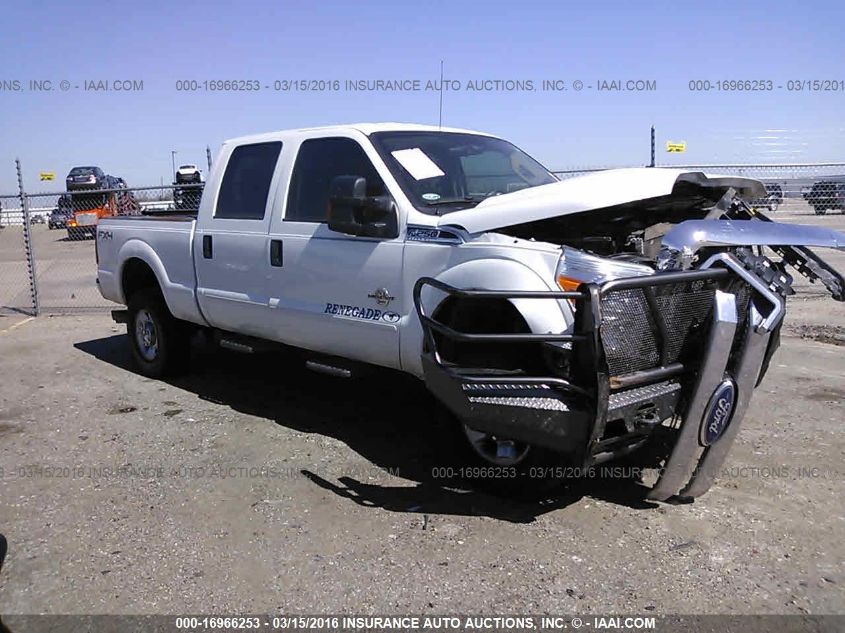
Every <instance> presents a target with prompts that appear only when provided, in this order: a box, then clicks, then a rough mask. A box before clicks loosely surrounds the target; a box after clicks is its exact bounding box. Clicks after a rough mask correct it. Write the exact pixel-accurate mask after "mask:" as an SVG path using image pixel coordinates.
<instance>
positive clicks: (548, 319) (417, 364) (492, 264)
mask: <svg viewBox="0 0 845 633" xmlns="http://www.w3.org/2000/svg"><path fill="white" fill-rule="evenodd" d="M436 279H438V280H439V281H442V282H444V283H447V284H449V285H451V286H455V287H457V288H464V289H474V290H517V291H518V290H525V291H530V290H536V291H559V290H560V288H558V287H556V286H553V285H551V284H550V283H547V282H546V281H545V280H544V279H543V278H542V277H541V276H540V275H538V274H537V273H536V272H535V271H534V270H533V269H531V268H530V267H528V266H526V265H525V264H522V263H520V262H517V261H514V260H510V259H476V260H472V261H468V262H465V263H462V264H458V265H457V266H455V267H453V268H450V269H448V270H446V271H444V272H442V273H441V274H440V275H437V277H436ZM445 298H446V294H445V293H444V292H442V291H439V290H437V289H435V288H432V287H430V286H426V287H425V288H424V289H423V293H422V296H421V297H420V300H421V302H422V306H423V308H424V309H425V312H426V314H429V315H433V314H435V312H436V311H437V308H438V307H439V306H440V305H441V304H442V303H443V300H444V299H445ZM508 301H510V302H511V303H512V304H513V306H514V307H515V308H516V309H517V310H518V311H519V313H520V314H521V315H522V318H524V319H525V322H526V323H527V324H528V327H529V328H530V329H531V332H533V333H538V334H540V333H542V334H546V333H549V332H554V333H563V332H566V331H567V330H569V329H570V328H571V327H572V323H573V321H574V315H573V312H572V309H571V308H570V306H569V303H568V302H566V301H565V300H564V301H560V300H554V299H508ZM414 339H415V341H416V344H415V345H413V346H407V347H406V346H403V348H404V349H409V351H410V353H409V354H406V355H404V358H403V368H404V369H406V370H407V371H410V372H411V373H414V374H416V375H418V376H422V363H421V360H420V356H421V354H422V341H423V334H422V327H421V325H420V323H419V320H418V319H414Z"/></svg>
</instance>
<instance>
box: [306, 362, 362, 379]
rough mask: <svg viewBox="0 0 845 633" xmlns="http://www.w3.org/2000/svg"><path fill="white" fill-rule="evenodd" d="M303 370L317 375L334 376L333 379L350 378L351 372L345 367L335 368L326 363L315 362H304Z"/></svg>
mask: <svg viewBox="0 0 845 633" xmlns="http://www.w3.org/2000/svg"><path fill="white" fill-rule="evenodd" d="M305 368H306V369H310V370H311V371H313V372H316V373H318V374H325V375H326V376H334V377H335V378H352V370H351V369H347V368H345V367H336V366H335V365H329V364H328V363H322V362H319V361H316V360H307V361H305Z"/></svg>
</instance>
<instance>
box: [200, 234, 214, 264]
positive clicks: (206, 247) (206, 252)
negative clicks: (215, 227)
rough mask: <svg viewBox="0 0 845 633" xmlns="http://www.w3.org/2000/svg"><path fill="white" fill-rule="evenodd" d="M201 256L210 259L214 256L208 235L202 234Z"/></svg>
mask: <svg viewBox="0 0 845 633" xmlns="http://www.w3.org/2000/svg"><path fill="white" fill-rule="evenodd" d="M202 256H203V257H205V258H206V259H211V258H212V257H213V256H214V248H213V244H212V242H211V236H210V235H203V236H202Z"/></svg>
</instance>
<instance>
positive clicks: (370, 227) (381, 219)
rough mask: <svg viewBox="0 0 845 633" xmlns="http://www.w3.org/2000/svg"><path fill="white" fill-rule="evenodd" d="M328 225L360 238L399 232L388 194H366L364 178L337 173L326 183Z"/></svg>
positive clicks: (395, 235)
mask: <svg viewBox="0 0 845 633" xmlns="http://www.w3.org/2000/svg"><path fill="white" fill-rule="evenodd" d="M328 215H329V222H328V223H329V228H330V229H331V230H332V231H337V232H338V233H346V234H347V235H359V236H362V237H382V238H390V237H397V236H398V235H399V224H398V220H397V216H396V207H395V205H394V203H393V199H392V198H391V197H390V196H367V180H366V179H365V178H362V177H360V176H336V177H335V178H333V179H332V182H331V185H330V186H329V214H328Z"/></svg>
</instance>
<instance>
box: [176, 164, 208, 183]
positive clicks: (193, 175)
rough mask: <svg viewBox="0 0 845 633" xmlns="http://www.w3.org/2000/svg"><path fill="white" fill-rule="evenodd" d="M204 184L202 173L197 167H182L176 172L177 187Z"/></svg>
mask: <svg viewBox="0 0 845 633" xmlns="http://www.w3.org/2000/svg"><path fill="white" fill-rule="evenodd" d="M200 182H202V172H201V171H200V170H199V167H197V166H196V165H180V166H179V169H177V170H176V183H175V184H177V185H186V184H191V183H200Z"/></svg>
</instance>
